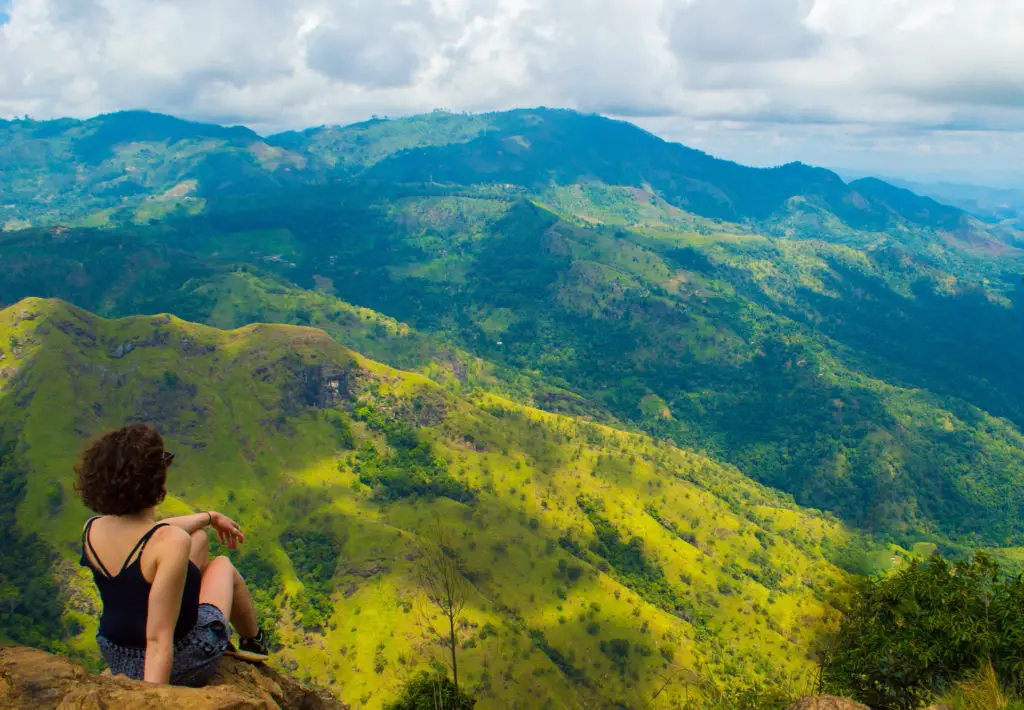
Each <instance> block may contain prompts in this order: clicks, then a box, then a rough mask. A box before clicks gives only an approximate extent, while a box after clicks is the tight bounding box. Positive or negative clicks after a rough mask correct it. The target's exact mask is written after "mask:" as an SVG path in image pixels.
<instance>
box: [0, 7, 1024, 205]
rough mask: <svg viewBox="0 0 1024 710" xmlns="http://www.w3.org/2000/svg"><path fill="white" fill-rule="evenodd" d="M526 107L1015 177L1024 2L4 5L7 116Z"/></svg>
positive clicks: (893, 164) (797, 153) (865, 168)
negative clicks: (127, 111)
mask: <svg viewBox="0 0 1024 710" xmlns="http://www.w3.org/2000/svg"><path fill="white" fill-rule="evenodd" d="M526 106H551V107H569V108H575V109H579V110H582V111H587V112H597V113H602V114H605V115H609V116H613V117H617V118H623V119H625V120H629V121H632V122H634V123H637V124H639V125H641V126H643V127H644V128H647V129H648V130H651V131H653V132H655V133H657V134H659V135H661V136H663V137H665V138H667V139H670V140H677V141H680V142H683V143H685V144H687V145H690V146H693V147H696V148H700V149H702V150H705V151H707V152H709V153H712V154H714V155H718V156H721V157H725V158H729V159H732V160H737V161H740V162H743V163H747V164H753V165H777V164H781V163H786V162H790V161H794V160H801V161H803V162H806V163H811V164H815V165H825V166H828V167H833V168H842V169H844V170H845V171H846V172H847V173H852V174H878V175H886V176H894V177H905V178H911V179H918V180H939V179H942V180H959V181H962V182H975V183H983V184H991V185H997V186H1001V185H1014V186H1019V187H1024V171H1021V170H1020V166H1021V165H1024V1H1022V0H0V116H5V117H8V118H11V117H14V116H24V115H29V116H31V117H33V118H37V119H44V118H51V117H56V116H74V117H88V116H91V115H95V114H98V113H103V112H109V111H114V110H118V109H129V108H145V109H149V110H154V111H161V112H165V113H172V114H175V115H178V116H182V117H185V118H190V119H195V120H208V121H215V122H219V123H243V124H245V125H248V126H250V127H252V128H254V129H255V130H257V131H260V132H262V133H269V132H274V131H278V130H283V129H289V128H302V127H307V126H314V125H321V124H325V123H327V124H336V123H338V124H344V123H351V122H354V121H359V120H364V119H366V118H369V117H370V116H373V115H381V116H401V115H407V114H412V113H419V112H423V111H429V110H432V109H435V108H444V109H448V110H455V111H488V110H502V109H509V108H516V107H526Z"/></svg>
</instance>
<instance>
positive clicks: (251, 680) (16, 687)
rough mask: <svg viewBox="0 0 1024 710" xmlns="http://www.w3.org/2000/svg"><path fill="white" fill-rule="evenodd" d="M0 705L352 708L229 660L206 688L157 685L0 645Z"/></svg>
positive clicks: (137, 709)
mask: <svg viewBox="0 0 1024 710" xmlns="http://www.w3.org/2000/svg"><path fill="white" fill-rule="evenodd" d="M0 707H2V708H5V709H9V710H114V709H115V708H116V710H156V709H157V708H189V710H348V706H347V705H345V704H343V703H342V702H341V701H339V700H337V699H336V698H334V696H332V695H331V694H330V693H328V692H326V691H322V690H312V689H310V688H306V687H304V686H302V685H300V684H299V683H297V682H296V681H294V680H292V679H290V678H287V677H286V676H283V675H281V674H280V673H278V672H276V671H274V670H272V669H270V668H267V667H265V666H256V665H252V664H248V663H243V662H241V661H239V660H236V659H234V658H225V659H223V660H222V661H221V663H220V668H219V669H218V671H217V676H216V677H215V678H214V680H213V681H212V682H211V683H210V685H208V686H206V687H204V688H180V687H172V686H158V685H151V684H149V683H143V682H141V681H133V680H128V679H127V678H125V677H124V676H110V675H109V674H101V675H90V674H89V673H88V672H87V671H86V670H85V669H84V668H83V667H82V666H80V665H78V664H77V663H74V662H72V661H69V660H68V659H66V658H60V657H59V656H54V655H52V654H49V653H46V652H44V651H39V650H36V649H33V648H25V647H23V646H6V647H0Z"/></svg>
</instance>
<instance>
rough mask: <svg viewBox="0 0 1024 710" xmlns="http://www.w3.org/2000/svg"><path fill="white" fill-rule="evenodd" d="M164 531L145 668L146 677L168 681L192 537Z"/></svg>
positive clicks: (148, 618) (149, 618)
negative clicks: (175, 628)
mask: <svg viewBox="0 0 1024 710" xmlns="http://www.w3.org/2000/svg"><path fill="white" fill-rule="evenodd" d="M170 530H171V531H172V532H169V533H162V534H161V537H162V538H164V539H162V540H160V542H159V545H160V549H159V550H158V551H157V558H156V572H154V574H153V586H152V587H151V588H150V590H149V609H148V613H147V616H146V669H145V675H144V676H143V680H145V681H147V682H149V683H164V684H165V683H169V682H170V680H171V666H172V664H173V663H174V627H175V625H176V624H177V623H178V614H179V613H181V596H182V594H183V592H184V591H185V576H186V574H187V571H188V555H189V550H190V549H191V546H192V540H191V539H190V538H189V536H188V534H185V533H183V532H179V531H177V530H175V529H174V528H171V529H170Z"/></svg>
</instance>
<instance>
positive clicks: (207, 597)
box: [199, 557, 259, 638]
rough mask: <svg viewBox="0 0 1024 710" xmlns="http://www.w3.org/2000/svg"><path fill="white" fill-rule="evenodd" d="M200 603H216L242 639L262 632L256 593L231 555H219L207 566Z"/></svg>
mask: <svg viewBox="0 0 1024 710" xmlns="http://www.w3.org/2000/svg"><path fill="white" fill-rule="evenodd" d="M199 603H200V604H213V605H214V606H215V607H217V608H218V609H220V610H221V611H222V612H224V616H226V617H227V618H228V619H230V620H231V625H232V626H234V627H235V631H237V632H238V635H239V636H241V637H242V638H252V637H253V636H255V635H256V634H257V633H259V626H258V625H257V623H256V607H254V606H253V603H252V595H250V594H249V588H248V587H246V586H245V580H243V579H242V575H240V574H239V573H238V570H236V569H235V566H234V565H233V564H231V560H229V559H228V558H227V557H218V558H216V559H214V560H213V561H212V562H210V564H209V565H207V567H206V571H205V572H204V573H203V586H202V587H201V588H200V590H199Z"/></svg>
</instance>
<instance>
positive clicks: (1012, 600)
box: [824, 553, 1024, 710]
mask: <svg viewBox="0 0 1024 710" xmlns="http://www.w3.org/2000/svg"><path fill="white" fill-rule="evenodd" d="M1022 609H1024V578H1022V577H1006V576H1004V575H1001V574H1000V570H999V566H998V565H997V564H996V563H995V562H993V561H992V560H991V559H990V558H988V557H987V556H985V555H984V554H983V553H979V554H978V555H976V556H975V557H974V559H973V560H970V561H965V562H961V563H955V564H951V563H949V562H947V561H946V560H944V559H943V558H941V557H934V558H932V559H931V560H929V561H927V562H917V561H914V562H912V563H911V564H910V565H908V566H907V567H906V568H905V569H903V570H901V571H899V572H898V573H896V574H894V575H892V576H890V577H888V578H885V579H879V580H876V581H873V582H869V583H866V584H865V586H864V589H863V590H862V591H861V592H860V593H859V594H858V595H857V596H856V597H855V599H854V601H853V604H852V606H851V608H850V609H849V610H847V612H846V614H845V616H844V618H843V622H842V626H841V628H840V631H839V635H838V637H837V639H836V641H835V646H834V648H832V649H831V651H830V652H829V654H828V655H827V658H826V662H825V666H824V680H825V683H826V684H827V685H829V686H831V687H832V688H834V689H835V690H837V691H838V692H841V693H844V694H850V695H853V696H854V697H857V698H859V699H861V700H863V701H864V702H865V703H867V704H869V705H870V706H871V707H872V708H879V710H890V709H892V710H914V709H915V708H919V707H923V706H924V705H926V704H928V703H929V702H931V701H933V700H935V699H936V698H937V697H938V696H941V695H942V694H944V693H947V692H950V691H951V690H953V689H954V688H955V686H956V684H957V683H958V682H961V681H964V680H967V679H969V677H970V676H971V675H972V674H974V673H975V672H977V671H978V670H979V669H981V668H983V667H985V666H986V665H987V664H991V666H992V667H993V669H994V672H995V674H996V676H997V677H998V678H999V680H1000V682H1001V683H1003V684H1005V687H1007V688H1008V689H1009V690H1010V692H1011V693H1012V694H1021V692H1022V691H1024V645H1022V641H1024V615H1022V613H1021V610H1022Z"/></svg>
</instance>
